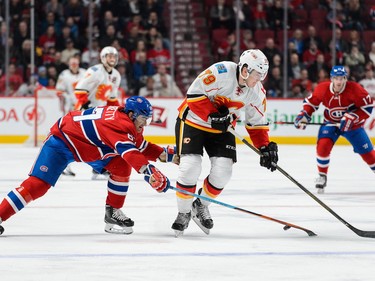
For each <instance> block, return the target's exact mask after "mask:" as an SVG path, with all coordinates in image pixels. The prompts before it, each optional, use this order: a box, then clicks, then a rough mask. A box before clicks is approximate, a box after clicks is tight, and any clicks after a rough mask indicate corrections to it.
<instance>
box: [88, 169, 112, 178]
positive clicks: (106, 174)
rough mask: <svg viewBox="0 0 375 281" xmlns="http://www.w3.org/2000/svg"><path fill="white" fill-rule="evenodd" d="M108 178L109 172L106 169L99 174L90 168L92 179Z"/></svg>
mask: <svg viewBox="0 0 375 281" xmlns="http://www.w3.org/2000/svg"><path fill="white" fill-rule="evenodd" d="M108 178H109V172H108V171H105V172H104V173H102V174H99V173H98V172H97V171H95V170H94V169H93V170H92V176H91V179H92V180H108Z"/></svg>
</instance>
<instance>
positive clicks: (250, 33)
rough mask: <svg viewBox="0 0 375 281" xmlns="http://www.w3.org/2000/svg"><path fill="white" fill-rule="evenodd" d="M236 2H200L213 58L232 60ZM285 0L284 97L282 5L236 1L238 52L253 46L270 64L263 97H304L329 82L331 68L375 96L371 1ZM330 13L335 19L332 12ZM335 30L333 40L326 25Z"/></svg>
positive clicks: (374, 4) (275, 0)
mask: <svg viewBox="0 0 375 281" xmlns="http://www.w3.org/2000/svg"><path fill="white" fill-rule="evenodd" d="M236 2H237V1H236V0H205V7H206V8H205V10H206V14H207V15H208V18H209V21H210V22H209V25H210V28H211V38H212V42H213V44H212V46H213V49H212V52H213V53H214V55H215V57H216V60H233V61H237V60H238V54H237V52H236V44H237V40H236V31H235V25H236V17H235V15H236V14H237V8H236ZM333 2H334V1H333V0H290V1H288V4H287V7H288V9H287V11H288V12H287V14H288V22H287V23H286V28H287V34H288V35H287V44H286V45H285V46H286V48H287V60H288V67H287V73H286V74H287V77H288V79H287V81H288V85H287V89H288V92H287V94H286V95H285V94H284V90H283V88H284V85H283V84H284V80H283V75H284V73H283V72H284V68H283V58H284V56H283V50H284V30H283V28H284V26H283V23H284V6H283V5H284V1H282V0H240V10H239V13H238V18H239V20H240V28H241V32H240V34H241V35H240V42H239V45H240V52H242V51H244V50H246V49H249V48H259V49H261V50H262V51H263V52H264V53H265V55H266V56H267V57H268V59H269V61H270V69H269V72H268V77H267V80H266V82H265V89H266V90H267V95H268V97H285V96H286V97H305V96H307V95H309V94H310V93H311V92H312V91H313V89H314V87H315V86H316V84H317V83H319V82H321V81H325V80H328V79H329V71H330V68H331V67H332V61H333V60H332V57H331V53H332V49H333V48H335V52H336V58H335V60H334V64H339V65H345V66H346V68H347V70H348V73H350V74H349V79H350V80H355V81H357V82H360V83H361V84H362V85H363V86H364V87H366V89H367V91H369V93H370V94H371V95H372V96H373V97H375V78H374V65H375V1H374V0H337V1H336V3H337V4H336V6H334V5H333ZM334 9H335V11H336V20H334V19H333V11H334ZM333 25H335V28H336V41H335V42H334V41H333V39H332V38H333V36H332V27H333Z"/></svg>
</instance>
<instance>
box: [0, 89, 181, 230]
mask: <svg viewBox="0 0 375 281" xmlns="http://www.w3.org/2000/svg"><path fill="white" fill-rule="evenodd" d="M151 116H152V107H151V104H150V103H149V101H148V100H147V99H145V98H144V97H137V96H134V97H131V98H129V99H127V100H126V105H125V108H124V107H118V106H100V107H94V108H90V109H88V110H85V111H72V112H70V113H68V114H67V115H65V116H64V117H62V118H60V119H59V120H58V121H57V122H56V123H55V124H54V125H53V126H52V128H51V131H50V134H49V135H48V137H47V138H46V140H45V142H44V144H43V146H42V148H41V151H40V153H39V155H38V157H37V159H36V161H35V163H34V165H33V166H32V169H31V172H30V174H29V177H28V178H27V179H26V180H25V181H23V182H22V183H21V185H20V186H19V187H17V188H15V189H13V190H12V191H10V192H9V193H8V194H7V196H6V197H5V198H4V199H3V200H2V202H1V203H0V224H1V223H2V222H4V221H6V220H8V218H9V217H11V216H12V215H14V214H15V213H17V212H19V211H20V210H22V209H23V208H24V207H25V206H26V205H27V204H29V203H30V202H31V201H33V200H36V199H38V198H39V197H41V196H43V195H44V194H45V193H46V192H47V191H48V190H49V189H50V187H51V186H54V185H55V184H56V181H57V179H58V178H59V176H60V175H61V173H62V171H63V170H64V169H65V167H66V166H67V165H68V164H69V163H70V162H73V161H77V162H85V163H87V164H89V165H90V166H92V167H93V168H94V169H95V170H97V171H99V172H100V171H101V170H102V169H106V170H107V171H109V173H110V177H109V179H108V183H107V190H108V194H107V198H106V205H105V216H104V222H105V231H106V232H109V233H119V234H130V233H132V232H133V229H132V227H133V225H134V222H133V221H132V220H131V219H130V218H129V217H127V216H126V215H125V214H124V213H123V212H122V211H121V208H122V207H123V205H124V202H125V198H126V195H127V191H128V188H129V180H130V174H131V170H132V168H133V169H134V170H135V171H137V172H138V173H142V174H144V179H145V180H146V182H147V183H149V184H150V185H151V187H152V188H153V189H155V190H156V191H157V192H165V191H167V189H168V188H169V180H168V178H167V177H166V176H165V175H163V174H162V173H161V172H160V171H159V170H158V169H157V168H156V167H155V166H154V165H152V164H150V163H149V161H156V160H157V159H159V160H160V161H162V162H174V163H176V164H177V163H178V157H177V156H176V155H175V147H174V146H168V147H166V148H163V147H160V146H158V145H156V144H152V143H150V142H147V141H146V140H145V139H144V138H143V135H142V133H143V129H144V126H146V125H147V124H148V123H149V122H150V121H151ZM3 231H4V228H3V227H2V226H1V225H0V234H1V233H2V232H3Z"/></svg>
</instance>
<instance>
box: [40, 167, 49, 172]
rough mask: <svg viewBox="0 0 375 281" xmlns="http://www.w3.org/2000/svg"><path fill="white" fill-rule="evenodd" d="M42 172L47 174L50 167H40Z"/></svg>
mask: <svg viewBox="0 0 375 281" xmlns="http://www.w3.org/2000/svg"><path fill="white" fill-rule="evenodd" d="M40 170H41V171H42V172H45V173H47V172H48V167H47V166H44V165H42V166H40Z"/></svg>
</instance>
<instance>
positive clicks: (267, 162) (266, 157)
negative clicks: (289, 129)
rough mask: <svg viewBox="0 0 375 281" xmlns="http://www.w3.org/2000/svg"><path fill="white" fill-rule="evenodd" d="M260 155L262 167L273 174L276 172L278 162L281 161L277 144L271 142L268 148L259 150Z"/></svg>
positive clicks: (264, 147) (263, 147)
mask: <svg viewBox="0 0 375 281" xmlns="http://www.w3.org/2000/svg"><path fill="white" fill-rule="evenodd" d="M259 151H260V153H261V155H260V165H261V166H262V167H266V168H267V169H269V170H271V172H273V171H275V170H276V166H277V161H279V156H278V155H277V151H278V149H277V144H276V143H275V142H273V141H271V142H270V143H269V144H268V146H262V147H261V148H259Z"/></svg>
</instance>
